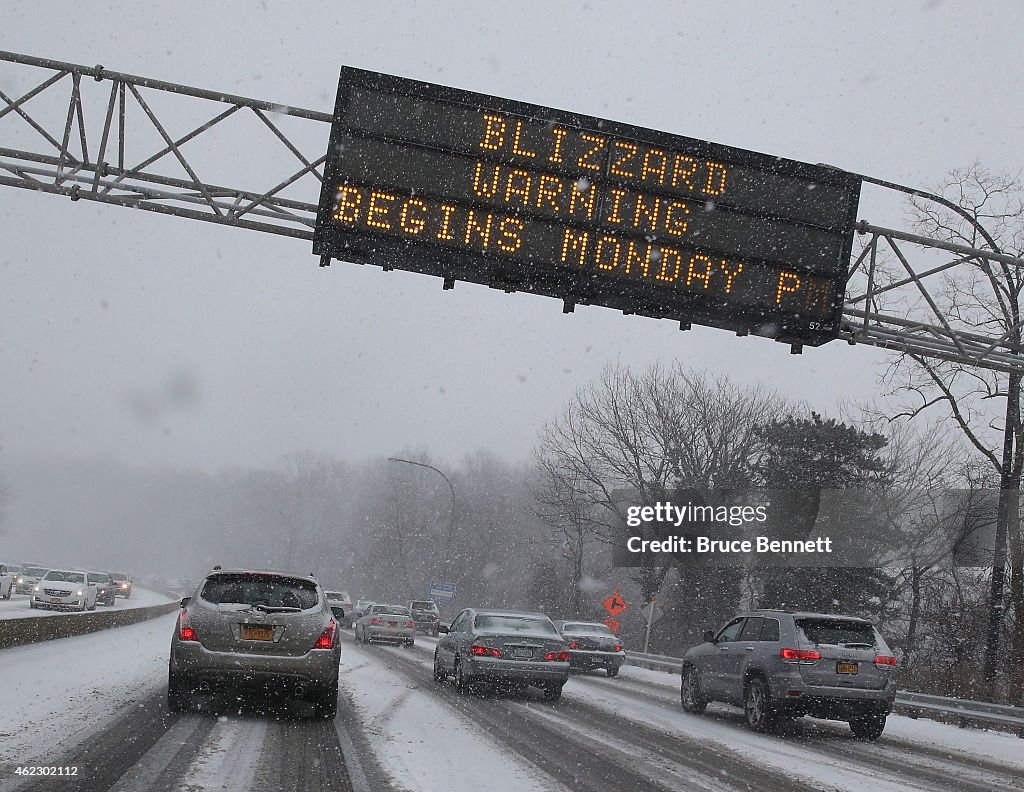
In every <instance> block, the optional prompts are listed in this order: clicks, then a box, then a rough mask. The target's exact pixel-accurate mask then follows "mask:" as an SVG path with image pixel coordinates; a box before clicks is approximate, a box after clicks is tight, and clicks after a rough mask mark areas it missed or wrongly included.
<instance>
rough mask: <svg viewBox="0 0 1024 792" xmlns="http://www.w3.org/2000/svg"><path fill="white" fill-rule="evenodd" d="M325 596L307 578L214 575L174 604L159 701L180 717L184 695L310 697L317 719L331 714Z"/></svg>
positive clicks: (333, 653)
mask: <svg viewBox="0 0 1024 792" xmlns="http://www.w3.org/2000/svg"><path fill="white" fill-rule="evenodd" d="M338 630H339V628H338V622H337V620H336V619H335V618H334V616H333V615H332V614H331V609H330V608H329V607H328V605H327V598H326V597H325V596H324V593H323V590H322V589H321V588H320V586H319V585H317V582H316V580H315V579H314V578H313V577H312V576H309V575H292V574H287V573H283V572H270V571H263V570H241V569H240V570H221V569H220V568H216V569H215V570H214V571H213V572H211V573H210V574H209V575H207V576H206V579H205V580H204V581H203V582H202V583H201V584H200V586H199V588H198V589H197V590H196V593H195V594H194V595H193V596H191V597H185V598H184V599H183V600H182V601H181V611H180V612H179V613H178V623H177V625H176V626H175V629H174V633H173V634H172V636H171V654H170V662H169V665H168V670H167V702H168V706H169V708H170V709H171V711H172V712H184V711H186V710H187V709H188V708H189V706H190V704H191V698H192V695H193V694H195V693H199V694H204V693H205V694H216V693H218V692H220V691H222V690H231V691H237V692H236V698H235V699H234V700H235V701H237V702H245V701H246V700H247V699H248V698H250V697H255V696H256V695H258V694H271V695H275V694H276V695H284V696H291V697H292V698H296V699H305V700H310V701H312V702H313V704H314V708H315V714H316V717H318V718H327V719H333V718H334V717H335V714H336V713H337V710H338V666H339V664H340V663H341V644H340V643H339V642H338Z"/></svg>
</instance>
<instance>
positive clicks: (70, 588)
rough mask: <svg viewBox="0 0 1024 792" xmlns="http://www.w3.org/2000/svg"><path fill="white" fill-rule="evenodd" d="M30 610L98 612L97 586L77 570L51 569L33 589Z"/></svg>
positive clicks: (86, 573)
mask: <svg viewBox="0 0 1024 792" xmlns="http://www.w3.org/2000/svg"><path fill="white" fill-rule="evenodd" d="M28 604H29V607H30V608H52V609H54V610H77V611H86V610H96V584H95V583H94V582H90V580H89V573H88V572H83V571H81V570H77V569H51V570H50V571H49V572H47V573H46V574H45V575H43V577H42V579H41V580H40V581H39V582H38V583H36V584H35V585H34V586H33V587H32V598H31V599H30V600H29V602H28Z"/></svg>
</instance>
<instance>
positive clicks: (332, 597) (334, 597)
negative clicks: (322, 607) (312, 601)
mask: <svg viewBox="0 0 1024 792" xmlns="http://www.w3.org/2000/svg"><path fill="white" fill-rule="evenodd" d="M324 596H325V597H327V604H328V606H329V607H330V609H331V613H333V614H334V618H335V619H337V620H338V624H340V625H341V626H342V627H344V628H345V629H346V630H347V629H348V628H349V627H351V626H352V610H353V608H352V598H351V597H350V596H349V595H348V592H347V591H325V592H324Z"/></svg>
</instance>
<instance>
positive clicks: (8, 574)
mask: <svg viewBox="0 0 1024 792" xmlns="http://www.w3.org/2000/svg"><path fill="white" fill-rule="evenodd" d="M14 577H15V573H14V571H13V568H12V567H10V566H8V565H7V564H0V599H10V598H11V594H12V592H13V591H14Z"/></svg>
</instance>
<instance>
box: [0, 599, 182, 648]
mask: <svg viewBox="0 0 1024 792" xmlns="http://www.w3.org/2000/svg"><path fill="white" fill-rule="evenodd" d="M176 610H178V603H177V602H168V603H165V604H163V605H152V606H150V607H147V608H125V609H124V610H110V611H89V612H86V613H66V614H62V615H59V616H57V615H51V616H30V617H28V618H25V619H0V649H6V648H7V647H8V646H19V645H21V644H29V643H38V642H39V641H53V640H55V639H57V638H70V637H71V636H73V635H85V634H86V633H91V632H97V631H99V630H108V629H110V628H111V627H124V626H126V625H128V624H136V623H138V622H143V621H147V620H148V619H155V618H156V617H157V616H163V615H164V614H165V613H171V612H173V611H176Z"/></svg>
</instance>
